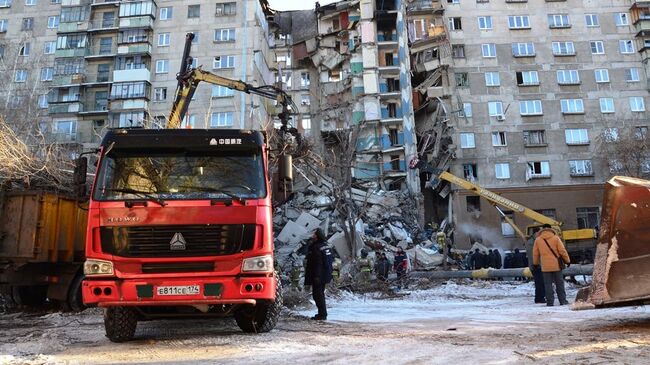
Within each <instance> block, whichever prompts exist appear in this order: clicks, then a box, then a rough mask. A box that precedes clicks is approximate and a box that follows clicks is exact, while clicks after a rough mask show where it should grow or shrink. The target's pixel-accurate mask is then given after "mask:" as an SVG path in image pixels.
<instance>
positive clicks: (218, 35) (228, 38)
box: [214, 28, 235, 42]
mask: <svg viewBox="0 0 650 365" xmlns="http://www.w3.org/2000/svg"><path fill="white" fill-rule="evenodd" d="M214 41H215V42H234V41H235V29H234V28H227V29H215V30H214Z"/></svg>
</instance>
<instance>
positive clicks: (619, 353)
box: [0, 281, 650, 364]
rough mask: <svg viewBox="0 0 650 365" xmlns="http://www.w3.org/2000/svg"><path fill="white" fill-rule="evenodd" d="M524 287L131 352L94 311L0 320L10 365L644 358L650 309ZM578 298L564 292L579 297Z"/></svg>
mask: <svg viewBox="0 0 650 365" xmlns="http://www.w3.org/2000/svg"><path fill="white" fill-rule="evenodd" d="M532 292H533V287H532V284H530V283H508V282H494V281H493V282H486V281H460V282H447V283H445V284H444V285H440V286H437V287H435V288H434V289H429V290H415V291H412V292H410V294H409V295H406V296H403V297H401V298H399V299H375V298H373V295H370V294H368V295H364V296H361V295H352V294H349V293H343V294H340V295H338V296H337V297H336V298H331V297H330V300H329V301H328V307H329V319H330V320H329V321H327V322H315V321H310V320H308V319H307V318H308V317H309V316H311V315H313V314H314V309H315V308H313V307H310V308H304V309H299V310H293V311H288V312H287V313H285V314H284V315H283V317H282V318H281V320H280V322H279V323H278V326H277V327H276V329H275V330H274V331H272V332H271V333H267V334H260V335H247V334H243V333H241V332H240V331H239V329H238V328H237V327H236V325H235V324H234V322H233V321H232V320H215V319H209V320H180V321H179V320H175V321H172V320H169V321H155V322H146V323H139V324H138V332H137V334H136V340H134V341H132V342H129V343H125V344H113V343H111V342H109V341H108V339H106V338H105V337H104V328H103V321H102V317H101V311H100V310H98V309H92V310H87V311H85V312H84V313H82V314H62V313H50V314H46V315H29V314H24V313H13V314H4V315H0V363H9V364H23V363H29V364H46V363H52V364H55V363H67V364H74V363H79V364H86V363H92V364H109V363H143V364H145V363H147V364H152V363H168V364H178V363H183V364H205V363H228V364H278V363H332V364H349V363H357V364H384V363H390V364H448V363H449V362H451V361H454V362H458V363H467V364H478V363H481V364H522V363H524V364H526V363H531V364H532V363H535V364H538V363H544V364H547V363H552V364H555V363H558V364H564V363H571V364H594V363H603V364H605V363H606V364H617V363H620V364H624V363H628V364H636V363H640V362H639V361H641V362H643V361H642V359H644V358H650V308H647V307H627V308H617V309H603V310H590V311H572V310H571V309H570V308H568V307H567V306H555V307H546V306H545V305H540V304H532ZM575 292H576V289H575V288H570V289H569V296H570V297H571V298H572V297H574V296H575Z"/></svg>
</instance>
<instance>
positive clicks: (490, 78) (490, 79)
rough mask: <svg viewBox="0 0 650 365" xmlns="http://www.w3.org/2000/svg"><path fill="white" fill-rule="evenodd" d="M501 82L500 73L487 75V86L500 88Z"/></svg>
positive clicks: (487, 73)
mask: <svg viewBox="0 0 650 365" xmlns="http://www.w3.org/2000/svg"><path fill="white" fill-rule="evenodd" d="M500 85H501V80H500V78H499V73H498V72H486V73H485V86H500Z"/></svg>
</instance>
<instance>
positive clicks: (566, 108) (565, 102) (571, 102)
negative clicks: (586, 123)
mask: <svg viewBox="0 0 650 365" xmlns="http://www.w3.org/2000/svg"><path fill="white" fill-rule="evenodd" d="M560 106H561V108H562V113H563V114H582V113H584V112H585V106H584V104H583V103H582V99H562V100H560Z"/></svg>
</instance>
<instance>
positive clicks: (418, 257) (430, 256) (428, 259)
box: [406, 246, 444, 270]
mask: <svg viewBox="0 0 650 365" xmlns="http://www.w3.org/2000/svg"><path fill="white" fill-rule="evenodd" d="M406 253H407V254H408V255H409V257H410V258H411V259H412V260H413V261H414V265H413V266H414V267H415V268H416V269H418V270H427V269H433V268H435V267H436V266H440V265H442V262H443V261H444V255H441V254H439V253H437V252H435V251H433V250H429V249H426V248H424V247H421V246H415V247H413V248H412V249H410V250H407V251H406Z"/></svg>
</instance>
